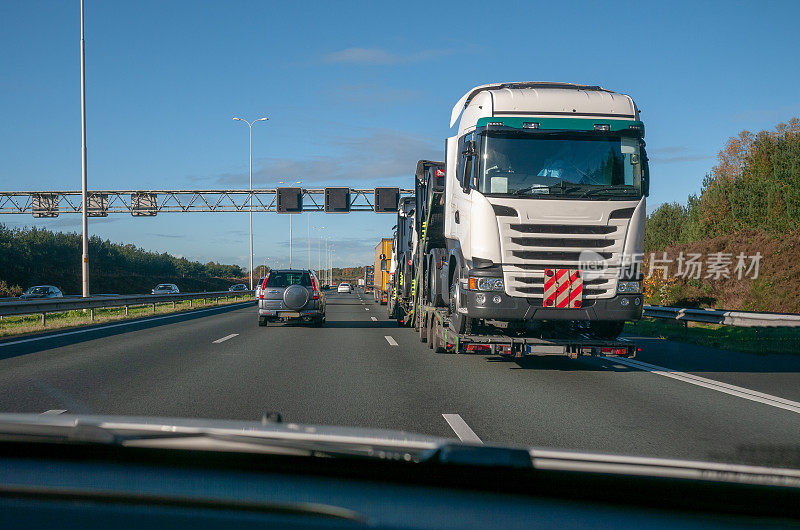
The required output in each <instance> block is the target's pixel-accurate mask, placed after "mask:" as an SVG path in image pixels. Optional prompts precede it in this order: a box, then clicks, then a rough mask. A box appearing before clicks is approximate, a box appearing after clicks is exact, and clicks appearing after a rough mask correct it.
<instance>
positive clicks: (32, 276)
mask: <svg viewBox="0 0 800 530" xmlns="http://www.w3.org/2000/svg"><path fill="white" fill-rule="evenodd" d="M89 265H90V278H91V290H92V292H93V293H114V294H134V293H145V292H149V291H150V289H152V288H153V287H154V286H155V285H156V284H157V283H161V282H167V283H175V284H177V285H178V287H179V288H180V289H181V291H184V292H189V291H216V290H225V289H227V288H228V286H229V285H230V284H231V283H232V282H235V281H238V280H240V279H241V278H243V277H244V275H245V271H243V270H242V268H241V267H239V266H238V265H224V264H221V263H215V262H213V261H212V262H208V263H200V262H197V261H189V260H187V259H186V258H178V257H175V256H172V255H170V254H167V253H166V252H165V253H161V254H159V253H157V252H150V251H147V250H144V249H142V248H139V247H137V246H135V245H131V244H127V245H123V244H120V243H112V242H111V241H109V240H103V239H101V238H100V237H97V236H93V237H91V238H90V239H89ZM37 284H48V285H55V286H57V287H59V288H60V289H61V290H62V291H63V292H64V293H65V294H79V293H80V292H81V236H80V234H76V233H63V232H51V231H49V230H45V229H41V228H9V227H6V226H5V225H3V224H0V285H5V287H2V288H3V289H5V290H6V292H5V293H3V294H0V296H9V295H13V294H15V293H16V292H17V291H18V289H19V288H21V289H25V288H27V287H29V286H31V285H37ZM14 287H17V288H18V289H15V288H14Z"/></svg>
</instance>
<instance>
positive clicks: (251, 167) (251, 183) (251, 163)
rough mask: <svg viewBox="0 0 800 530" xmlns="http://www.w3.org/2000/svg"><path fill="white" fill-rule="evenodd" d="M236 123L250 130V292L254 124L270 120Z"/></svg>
mask: <svg viewBox="0 0 800 530" xmlns="http://www.w3.org/2000/svg"><path fill="white" fill-rule="evenodd" d="M233 119H234V121H241V122H243V123H246V124H247V127H248V128H249V129H250V196H249V198H248V202H249V205H250V290H251V291H252V290H253V124H255V123H256V122H259V121H267V120H268V119H269V118H267V117H264V118H259V119H257V120H253V121H247V120H243V119H242V118H233Z"/></svg>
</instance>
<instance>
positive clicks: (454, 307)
mask: <svg viewBox="0 0 800 530" xmlns="http://www.w3.org/2000/svg"><path fill="white" fill-rule="evenodd" d="M460 301H461V281H460V276H459V275H456V277H455V278H454V279H453V283H452V285H450V329H452V330H453V333H455V334H457V335H461V334H464V333H466V334H470V333H472V318H470V317H468V316H467V315H465V314H463V313H459V312H458V306H459V304H460Z"/></svg>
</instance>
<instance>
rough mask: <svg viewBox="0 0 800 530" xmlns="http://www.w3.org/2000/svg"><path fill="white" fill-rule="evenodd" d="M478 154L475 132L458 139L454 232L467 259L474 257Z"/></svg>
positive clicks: (454, 195) (454, 190)
mask: <svg viewBox="0 0 800 530" xmlns="http://www.w3.org/2000/svg"><path fill="white" fill-rule="evenodd" d="M476 160H477V154H476V151H475V133H474V132H472V133H467V134H465V135H464V136H462V137H461V138H459V140H458V147H457V152H456V178H457V185H456V186H453V188H454V189H453V212H452V216H453V218H452V221H453V232H454V234H455V236H456V238H457V239H458V241H459V243H460V245H461V252H462V253H463V254H464V257H465V259H472V249H471V244H470V236H469V235H470V224H471V219H470V212H471V210H472V196H471V188H472V177H473V174H474V172H475V162H476Z"/></svg>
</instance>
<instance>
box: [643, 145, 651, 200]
mask: <svg viewBox="0 0 800 530" xmlns="http://www.w3.org/2000/svg"><path fill="white" fill-rule="evenodd" d="M648 162H649V161H648V159H647V154H645V155H644V156H643V157H642V195H644V196H645V197H649V196H650V164H649V163H648Z"/></svg>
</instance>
